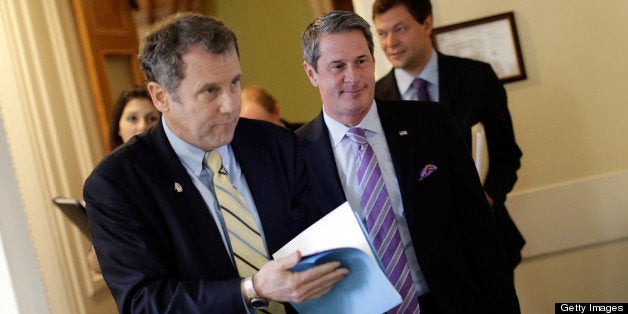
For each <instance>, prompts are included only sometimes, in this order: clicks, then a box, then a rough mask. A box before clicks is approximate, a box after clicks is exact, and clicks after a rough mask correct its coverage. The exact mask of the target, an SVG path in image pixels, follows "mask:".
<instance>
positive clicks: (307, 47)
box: [301, 11, 374, 71]
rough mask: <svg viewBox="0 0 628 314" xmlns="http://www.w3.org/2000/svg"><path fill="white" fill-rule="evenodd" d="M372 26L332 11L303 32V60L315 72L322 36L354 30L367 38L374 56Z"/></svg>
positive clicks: (362, 20)
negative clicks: (319, 38)
mask: <svg viewBox="0 0 628 314" xmlns="http://www.w3.org/2000/svg"><path fill="white" fill-rule="evenodd" d="M370 28H371V26H370V25H369V23H368V22H366V21H365V20H364V19H363V18H362V17H361V16H359V15H357V14H355V13H353V12H347V11H331V12H328V13H325V14H323V15H321V16H319V17H317V18H316V19H314V21H313V22H312V23H310V25H308V26H307V27H306V28H305V31H303V36H302V37H301V49H302V50H303V60H304V61H305V62H307V63H309V64H310V65H311V66H312V67H313V68H314V70H315V71H318V69H317V64H316V63H317V62H318V58H319V57H320V52H319V51H318V46H319V40H318V36H319V35H320V34H343V33H348V32H350V31H352V30H355V29H357V30H360V31H362V33H363V34H364V37H365V38H366V42H367V44H368V46H369V51H370V52H371V55H373V46H374V44H373V34H372V33H371V29H370Z"/></svg>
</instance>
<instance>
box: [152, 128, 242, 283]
mask: <svg viewBox="0 0 628 314" xmlns="http://www.w3.org/2000/svg"><path fill="white" fill-rule="evenodd" d="M146 138H147V140H148V145H149V153H148V154H147V158H148V159H149V160H150V161H151V162H152V163H153V165H154V168H155V170H154V172H155V179H156V181H157V182H158V184H159V185H160V186H162V187H163V190H164V195H165V196H166V197H167V199H168V200H169V201H170V204H167V205H164V204H160V205H161V206H164V207H165V208H166V209H165V210H172V211H176V212H177V213H176V214H173V215H172V216H176V217H180V218H181V224H182V225H183V226H184V227H185V228H186V229H187V230H188V232H189V235H190V238H192V239H194V242H195V243H194V244H195V245H196V246H197V247H198V248H199V250H200V251H201V252H203V254H204V255H205V257H206V258H207V260H209V261H210V263H209V265H207V266H209V267H214V268H215V269H216V270H220V271H223V272H224V270H225V269H234V268H233V265H232V264H231V263H230V262H229V261H230V257H229V256H228V254H227V251H226V250H225V247H224V243H223V241H222V237H221V235H220V232H219V231H218V227H217V225H216V222H215V221H214V219H213V217H212V215H211V213H209V208H207V205H206V203H205V200H204V199H203V197H202V196H201V194H200V192H199V191H198V190H197V189H196V186H195V185H194V183H193V182H192V179H191V178H190V176H189V175H188V173H187V171H186V170H185V167H184V166H183V164H181V162H180V161H179V157H178V156H177V155H176V153H175V152H174V150H173V149H172V146H171V145H170V142H169V141H168V139H167V137H166V134H165V132H164V129H163V125H162V122H161V121H160V122H159V124H158V125H157V126H155V127H154V128H152V129H151V131H150V132H149V133H148V135H147V137H146ZM175 184H177V185H178V187H180V189H179V188H178V187H175ZM190 245H192V244H190ZM234 271H235V269H234Z"/></svg>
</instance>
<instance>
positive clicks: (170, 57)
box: [139, 12, 240, 99]
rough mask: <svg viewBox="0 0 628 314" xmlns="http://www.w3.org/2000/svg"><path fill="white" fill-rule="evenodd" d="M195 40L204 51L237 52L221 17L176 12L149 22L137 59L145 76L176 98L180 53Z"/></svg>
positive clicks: (229, 31) (181, 54)
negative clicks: (159, 19)
mask: <svg viewBox="0 0 628 314" xmlns="http://www.w3.org/2000/svg"><path fill="white" fill-rule="evenodd" d="M197 44H199V45H200V46H201V47H202V48H203V49H204V50H205V51H207V52H211V53H225V54H226V53H229V52H231V51H233V50H235V52H236V55H238V57H239V55H240V52H239V49H238V40H237V38H236V35H235V33H234V32H233V31H232V30H231V29H229V28H228V27H227V26H226V25H225V24H224V23H223V22H222V21H220V20H218V19H216V18H213V17H209V16H205V15H202V14H197V13H191V12H181V13H176V14H174V15H170V16H168V17H167V18H165V19H164V20H162V21H161V22H158V23H156V24H155V25H153V26H152V28H151V30H150V31H149V32H148V34H147V35H146V36H144V38H143V39H142V45H141V50H140V53H139V60H140V66H141V68H142V72H143V73H144V76H145V77H146V80H147V81H148V82H157V83H159V84H162V85H164V87H165V88H166V90H167V91H168V92H169V93H170V94H172V95H173V97H174V98H175V99H176V93H175V91H176V89H177V87H178V86H179V83H181V80H182V79H183V72H184V69H183V61H182V60H181V57H182V56H183V54H185V53H186V52H187V51H188V49H189V48H190V47H191V46H194V45H197Z"/></svg>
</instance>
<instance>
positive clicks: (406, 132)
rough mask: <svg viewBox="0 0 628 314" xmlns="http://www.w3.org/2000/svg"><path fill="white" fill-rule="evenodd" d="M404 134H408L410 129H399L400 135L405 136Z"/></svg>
mask: <svg viewBox="0 0 628 314" xmlns="http://www.w3.org/2000/svg"><path fill="white" fill-rule="evenodd" d="M404 135H408V131H406V130H403V131H399V136H404Z"/></svg>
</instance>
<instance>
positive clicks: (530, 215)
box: [506, 171, 628, 257]
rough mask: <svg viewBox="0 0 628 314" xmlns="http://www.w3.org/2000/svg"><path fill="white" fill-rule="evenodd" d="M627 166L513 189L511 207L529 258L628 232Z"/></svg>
mask: <svg viewBox="0 0 628 314" xmlns="http://www.w3.org/2000/svg"><path fill="white" fill-rule="evenodd" d="M626 187H628V171H621V172H616V173H609V174H602V175H597V176H594V177H589V178H584V179H581V180H577V181H570V182H563V183H561V184H556V185H550V186H546V187H543V188H536V189H532V190H528V191H520V192H517V193H513V194H511V195H510V196H509V197H508V201H507V204H506V206H507V207H508V210H509V212H510V214H511V216H512V218H513V220H514V221H515V223H516V224H517V226H518V227H519V229H520V230H521V232H522V233H523V236H524V237H525V238H526V241H527V243H526V246H525V247H524V250H523V255H524V257H532V256H537V255H542V254H550V253H554V252H560V251H564V250H569V249H574V248H579V247H584V246H589V245H593V244H598V243H604V242H609V241H613V240H617V239H623V238H626V237H628V193H627V192H628V189H627V188H626Z"/></svg>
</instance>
